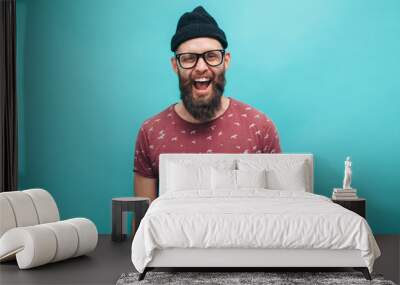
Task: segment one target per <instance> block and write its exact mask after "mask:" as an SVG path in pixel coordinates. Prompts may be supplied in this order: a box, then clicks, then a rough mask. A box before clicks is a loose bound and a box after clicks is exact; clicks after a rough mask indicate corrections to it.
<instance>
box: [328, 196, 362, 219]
mask: <svg viewBox="0 0 400 285" xmlns="http://www.w3.org/2000/svg"><path fill="white" fill-rule="evenodd" d="M332 202H334V203H336V204H339V205H340V206H342V207H344V208H346V209H349V210H350V211H353V212H354V213H356V214H359V215H360V216H361V217H363V218H364V219H366V215H365V208H366V201H365V199H364V198H357V199H354V200H338V199H332Z"/></svg>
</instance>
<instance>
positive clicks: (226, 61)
mask: <svg viewBox="0 0 400 285" xmlns="http://www.w3.org/2000/svg"><path fill="white" fill-rule="evenodd" d="M230 62H231V53H230V52H226V53H225V55H224V66H225V69H228V67H229V64H230Z"/></svg>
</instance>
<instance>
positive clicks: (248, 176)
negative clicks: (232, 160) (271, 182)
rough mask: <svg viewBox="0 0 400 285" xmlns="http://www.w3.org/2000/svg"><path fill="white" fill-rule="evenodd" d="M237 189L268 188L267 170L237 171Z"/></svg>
mask: <svg viewBox="0 0 400 285" xmlns="http://www.w3.org/2000/svg"><path fill="white" fill-rule="evenodd" d="M236 181H237V188H267V170H266V169H262V170H236Z"/></svg>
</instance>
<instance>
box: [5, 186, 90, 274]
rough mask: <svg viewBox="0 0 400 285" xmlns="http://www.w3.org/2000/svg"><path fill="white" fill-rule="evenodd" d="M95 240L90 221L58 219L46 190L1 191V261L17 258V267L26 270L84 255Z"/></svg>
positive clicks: (55, 209) (51, 199)
mask: <svg viewBox="0 0 400 285" xmlns="http://www.w3.org/2000/svg"><path fill="white" fill-rule="evenodd" d="M97 240H98V233H97V228H96V226H95V224H94V223H93V222H92V221H90V220H88V219H85V218H75V219H69V220H64V221H60V215H59V212H58V208H57V204H56V203H55V201H54V199H53V197H52V196H51V195H50V193H49V192H47V191H46V190H43V189H29V190H24V191H12V192H3V193H0V262H2V261H8V260H12V259H15V258H16V259H17V263H18V266H19V268H20V269H28V268H32V267H36V266H40V265H43V264H46V263H51V262H57V261H60V260H64V259H67V258H71V257H76V256H80V255H83V254H86V253H88V252H90V251H92V250H94V249H95V248H96V245H97Z"/></svg>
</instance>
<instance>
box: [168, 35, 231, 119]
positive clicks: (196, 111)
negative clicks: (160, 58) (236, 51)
mask: <svg viewBox="0 0 400 285" xmlns="http://www.w3.org/2000/svg"><path fill="white" fill-rule="evenodd" d="M221 49H223V48H222V46H221V43H220V42H219V41H217V40H215V39H212V38H195V39H191V40H188V41H185V42H183V43H182V44H181V45H180V46H179V47H178V49H177V50H176V54H182V53H198V54H201V53H204V52H207V51H211V50H221ZM214 56H215V55H214V54H213V53H210V54H209V55H208V57H207V59H208V61H209V62H212V61H213V57H214ZM183 60H184V59H183V58H182V57H181V62H182V61H183ZM187 60H189V61H190V60H191V59H190V58H188V59H187ZM229 61H230V54H229V52H226V53H225V54H224V55H223V62H222V63H221V64H220V65H218V66H210V65H208V64H207V63H206V62H205V61H204V59H203V58H201V57H200V58H199V59H198V61H197V64H196V65H195V66H194V67H192V68H190V69H184V68H182V67H181V66H180V65H179V64H178V62H177V60H176V58H175V57H173V58H171V63H172V67H173V69H174V71H175V72H176V73H177V74H178V77H179V89H180V91H181V100H182V103H183V105H184V106H185V108H186V110H187V111H188V112H189V113H190V114H191V115H192V116H193V117H194V118H195V119H197V120H199V121H207V120H210V119H211V118H213V117H214V115H215V113H216V112H217V111H218V110H219V108H220V106H221V97H222V95H223V92H224V88H225V70H226V69H227V68H228V66H229Z"/></svg>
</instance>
